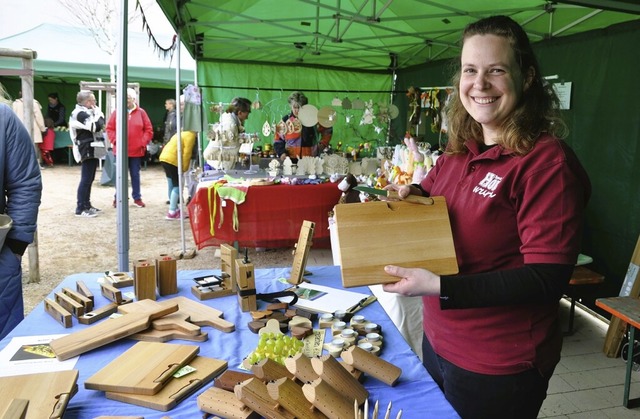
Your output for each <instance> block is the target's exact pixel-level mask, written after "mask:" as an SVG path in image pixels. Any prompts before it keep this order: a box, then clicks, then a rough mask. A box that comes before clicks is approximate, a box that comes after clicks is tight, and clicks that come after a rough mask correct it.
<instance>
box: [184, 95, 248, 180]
mask: <svg viewBox="0 0 640 419" xmlns="http://www.w3.org/2000/svg"><path fill="white" fill-rule="evenodd" d="M185 113H187V112H186V111H185ZM250 114H251V101H250V100H249V99H247V98H244V97H235V98H233V99H232V100H231V103H230V104H229V107H228V108H227V109H226V111H225V112H224V113H222V114H221V115H220V122H219V124H218V128H217V131H216V133H215V135H216V136H215V138H212V139H210V141H209V144H207V147H206V148H205V150H204V152H203V153H202V154H203V157H204V158H205V160H207V162H208V163H209V164H212V165H213V166H214V167H213V168H214V169H216V170H219V169H222V170H229V169H231V168H233V166H234V164H235V162H236V161H237V160H238V150H239V149H240V135H241V134H243V133H244V122H245V121H246V120H247V118H249V115H250Z"/></svg>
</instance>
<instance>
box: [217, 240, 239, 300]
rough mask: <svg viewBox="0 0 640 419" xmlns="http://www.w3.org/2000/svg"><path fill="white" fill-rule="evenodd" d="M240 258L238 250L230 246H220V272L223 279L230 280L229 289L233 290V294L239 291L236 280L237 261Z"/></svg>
mask: <svg viewBox="0 0 640 419" xmlns="http://www.w3.org/2000/svg"><path fill="white" fill-rule="evenodd" d="M237 258H238V249H236V248H235V247H233V246H231V245H228V244H221V245H220V271H221V273H222V274H221V276H222V277H223V278H228V280H229V282H228V284H229V285H230V286H228V287H227V288H231V292H232V293H236V292H237V291H238V283H237V280H236V259H237Z"/></svg>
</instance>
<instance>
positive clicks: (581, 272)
mask: <svg viewBox="0 0 640 419" xmlns="http://www.w3.org/2000/svg"><path fill="white" fill-rule="evenodd" d="M602 282H604V275H601V274H599V273H597V272H594V271H592V270H591V269H589V268H586V267H584V266H576V267H575V268H574V269H573V275H571V280H569V288H568V289H567V292H566V293H565V296H566V297H567V298H568V299H569V301H570V302H571V307H570V308H569V327H568V328H567V331H566V332H565V334H566V335H572V334H573V320H574V317H575V312H576V298H578V295H577V294H579V290H578V287H580V286H582V285H595V284H601V283H602Z"/></svg>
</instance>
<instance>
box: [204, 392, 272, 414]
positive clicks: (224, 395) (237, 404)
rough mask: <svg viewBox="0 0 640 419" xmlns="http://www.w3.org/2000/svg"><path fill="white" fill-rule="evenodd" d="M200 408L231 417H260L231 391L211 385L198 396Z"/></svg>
mask: <svg viewBox="0 0 640 419" xmlns="http://www.w3.org/2000/svg"><path fill="white" fill-rule="evenodd" d="M197 400H198V408H199V409H200V410H202V411H203V412H206V413H210V414H212V415H216V416H220V417H223V418H230V419H258V418H259V417H260V415H259V414H257V413H256V412H254V411H253V410H251V409H249V408H248V407H247V405H245V404H244V403H242V402H241V401H240V400H238V398H237V397H236V396H235V394H233V392H231V391H227V390H223V389H221V388H217V387H211V388H209V389H207V390H206V391H204V392H203V393H202V394H200V395H199V396H198V399H197Z"/></svg>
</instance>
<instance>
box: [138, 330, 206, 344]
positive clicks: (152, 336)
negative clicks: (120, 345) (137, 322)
mask: <svg viewBox="0 0 640 419" xmlns="http://www.w3.org/2000/svg"><path fill="white" fill-rule="evenodd" d="M129 339H133V340H142V341H145V342H169V341H170V340H174V339H180V340H188V341H190V342H205V341H206V340H207V339H209V334H208V333H207V332H200V334H198V335H191V334H188V333H182V332H181V331H179V330H157V329H154V328H153V327H151V328H149V329H147V330H143V331H142V332H138V333H134V334H133V335H131V336H129Z"/></svg>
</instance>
